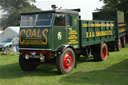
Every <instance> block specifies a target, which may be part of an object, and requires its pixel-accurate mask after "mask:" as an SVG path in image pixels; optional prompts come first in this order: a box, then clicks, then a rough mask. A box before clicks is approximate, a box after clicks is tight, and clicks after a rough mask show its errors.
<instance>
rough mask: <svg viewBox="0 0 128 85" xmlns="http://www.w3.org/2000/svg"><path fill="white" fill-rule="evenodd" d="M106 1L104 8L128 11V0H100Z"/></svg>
mask: <svg viewBox="0 0 128 85" xmlns="http://www.w3.org/2000/svg"><path fill="white" fill-rule="evenodd" d="M100 1H103V2H104V4H105V5H104V6H103V7H102V9H103V10H122V11H124V12H125V13H128V0H100Z"/></svg>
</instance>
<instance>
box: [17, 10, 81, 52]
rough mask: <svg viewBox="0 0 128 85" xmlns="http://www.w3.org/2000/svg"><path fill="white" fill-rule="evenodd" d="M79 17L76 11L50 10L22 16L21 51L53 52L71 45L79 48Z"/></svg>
mask: <svg viewBox="0 0 128 85" xmlns="http://www.w3.org/2000/svg"><path fill="white" fill-rule="evenodd" d="M78 20H79V15H78V11H74V10H62V9H60V10H50V11H41V12H29V13H22V14H21V24H20V33H19V49H20V50H52V51H56V50H57V49H58V48H59V47H61V45H64V44H70V45H71V46H73V47H74V48H78V47H79V42H78V41H79V40H78V39H79V37H78V36H79V33H78V32H79V31H78V30H79V23H78Z"/></svg>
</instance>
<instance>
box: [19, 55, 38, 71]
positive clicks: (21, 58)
mask: <svg viewBox="0 0 128 85" xmlns="http://www.w3.org/2000/svg"><path fill="white" fill-rule="evenodd" d="M19 65H20V67H21V68H22V69H23V70H24V71H33V70H35V69H36V67H37V65H36V64H31V63H30V62H29V60H26V59H25V57H24V55H20V56H19Z"/></svg>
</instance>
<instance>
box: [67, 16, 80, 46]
mask: <svg viewBox="0 0 128 85" xmlns="http://www.w3.org/2000/svg"><path fill="white" fill-rule="evenodd" d="M78 19H79V17H78V15H74V14H67V18H66V23H67V27H66V30H67V34H66V35H67V44H68V45H71V46H72V47H74V48H78V47H79V21H78Z"/></svg>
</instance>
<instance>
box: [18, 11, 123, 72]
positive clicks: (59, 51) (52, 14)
mask: <svg viewBox="0 0 128 85" xmlns="http://www.w3.org/2000/svg"><path fill="white" fill-rule="evenodd" d="M79 12H80V10H78V9H73V10H68V9H54V10H46V11H41V12H28V13H22V14H21V25H20V33H19V50H20V56H19V64H20V67H21V68H22V69H23V70H24V71H30V70H35V69H36V67H37V66H38V65H40V64H55V65H56V67H57V70H58V72H60V73H62V74H67V73H69V72H71V71H72V70H73V68H74V67H76V66H77V60H78V57H79V56H80V55H85V56H90V55H91V54H92V55H93V56H94V60H95V61H104V60H106V59H107V56H108V54H109V48H110V47H109V45H110V44H111V42H117V41H116V40H118V38H117V35H116V31H115V29H116V28H115V26H116V25H115V22H114V21H101V20H92V21H88V20H81V19H80V15H79ZM122 25H123V26H124V24H121V25H119V26H122ZM121 31H122V30H121Z"/></svg>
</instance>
